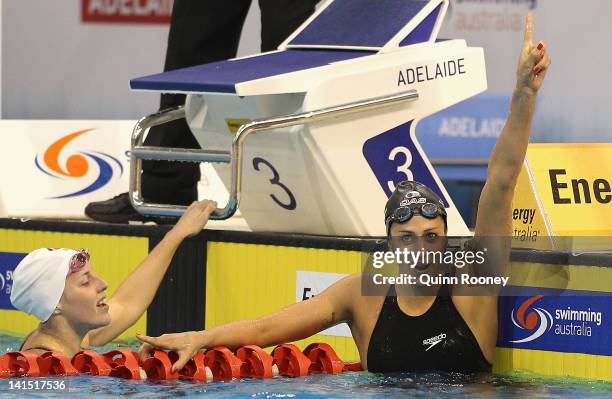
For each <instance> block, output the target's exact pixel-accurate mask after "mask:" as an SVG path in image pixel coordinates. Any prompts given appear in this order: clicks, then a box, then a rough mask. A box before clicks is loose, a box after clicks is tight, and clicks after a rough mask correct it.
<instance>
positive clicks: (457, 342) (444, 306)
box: [367, 286, 491, 373]
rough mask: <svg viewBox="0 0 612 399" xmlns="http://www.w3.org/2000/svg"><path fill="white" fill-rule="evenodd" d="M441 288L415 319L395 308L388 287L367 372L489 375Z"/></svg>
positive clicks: (445, 290) (487, 365)
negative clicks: (443, 372) (441, 372)
mask: <svg viewBox="0 0 612 399" xmlns="http://www.w3.org/2000/svg"><path fill="white" fill-rule="evenodd" d="M448 293H449V290H448V287H447V286H443V287H442V288H441V289H440V292H439V293H438V296H437V297H436V299H435V301H434V303H433V305H431V307H430V308H429V309H428V310H427V312H425V313H424V314H422V315H420V316H408V315H407V314H405V313H404V312H402V310H401V309H400V308H399V305H398V304H397V296H396V295H395V286H392V287H391V288H390V289H389V292H388V294H387V297H386V298H385V302H384V304H383V306H382V309H381V311H380V315H379V316H378V321H377V322H376V326H375V327H374V331H372V337H371V338H370V344H369V345H368V359H367V360H368V370H369V371H372V372H411V371H448V372H461V373H472V372H490V371H491V363H489V362H488V361H487V359H486V358H485V357H484V355H483V353H482V351H481V350H480V346H479V345H478V341H476V338H475V337H474V334H472V331H471V330H470V328H469V327H468V325H467V324H466V322H465V320H463V318H462V317H461V315H460V314H459V312H458V311H457V308H455V305H454V304H453V300H452V298H451V296H450V295H448Z"/></svg>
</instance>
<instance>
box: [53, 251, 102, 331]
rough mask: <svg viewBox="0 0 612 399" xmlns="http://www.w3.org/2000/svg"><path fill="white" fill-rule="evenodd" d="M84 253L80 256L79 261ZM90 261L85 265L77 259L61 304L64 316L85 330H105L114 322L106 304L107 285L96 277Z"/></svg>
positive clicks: (68, 278)
mask: <svg viewBox="0 0 612 399" xmlns="http://www.w3.org/2000/svg"><path fill="white" fill-rule="evenodd" d="M81 253H82V251H81V252H80V253H77V254H76V255H75V258H76V257H78V256H79V255H80V254H81ZM88 258H89V257H88V256H87V259H86V260H85V262H84V263H82V264H81V265H79V263H80V262H79V261H78V260H77V262H75V259H73V261H72V262H71V267H70V271H69V274H68V277H66V286H65V288H64V292H63V294H62V297H61V299H60V302H59V304H58V305H57V308H58V309H59V313H60V314H61V315H62V317H65V318H66V320H67V321H68V322H69V323H70V324H71V325H73V326H75V327H78V328H81V329H95V328H99V327H103V326H106V325H108V324H109V323H110V321H111V319H110V314H109V313H108V305H107V304H106V303H105V300H106V295H105V291H106V288H107V285H106V283H105V282H104V281H103V280H102V279H100V278H99V277H98V276H96V275H95V274H94V272H93V270H92V268H91V264H90V263H89V259H88Z"/></svg>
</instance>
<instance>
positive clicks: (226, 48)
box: [142, 0, 318, 205]
mask: <svg viewBox="0 0 612 399" xmlns="http://www.w3.org/2000/svg"><path fill="white" fill-rule="evenodd" d="M317 2H318V0H259V7H260V9H261V26H262V29H261V50H262V51H270V50H274V49H276V48H277V47H278V46H279V45H280V43H282V42H283V40H285V39H286V38H287V37H288V36H289V35H290V34H291V33H292V32H293V31H294V30H295V29H297V28H298V27H299V26H300V24H302V22H304V21H305V20H306V19H307V18H308V17H309V16H310V15H311V14H312V12H313V11H314V8H315V5H316V4H317ZM250 5H251V0H174V6H173V9H172V22H171V25H170V33H169V35H168V49H167V51H166V62H165V66H164V71H171V70H173V69H179V68H185V67H189V66H194V65H200V64H206V63H209V62H214V61H220V60H225V59H228V58H233V57H235V56H236V52H237V51H238V41H239V40H240V34H241V32H242V26H243V24H244V20H245V19H246V16H247V12H248V10H249V7H250ZM184 103H185V96H184V95H179V94H163V95H162V96H161V104H160V109H165V108H170V107H176V106H179V105H183V104H184ZM145 145H150V146H160V147H182V148H199V146H198V143H197V141H196V140H195V138H194V137H193V134H192V133H191V131H190V130H189V127H188V126H187V123H186V121H185V120H184V119H180V120H177V121H174V122H171V123H167V124H164V125H161V126H156V127H154V128H152V129H151V130H150V131H149V134H148V136H147V138H146V140H145ZM142 169H143V173H142V194H143V196H144V199H145V200H146V201H148V202H162V203H170V204H178V205H187V204H190V203H191V202H193V201H195V200H197V196H198V190H197V184H198V181H199V180H200V165H199V164H197V163H188V162H163V161H144V162H143V165H142Z"/></svg>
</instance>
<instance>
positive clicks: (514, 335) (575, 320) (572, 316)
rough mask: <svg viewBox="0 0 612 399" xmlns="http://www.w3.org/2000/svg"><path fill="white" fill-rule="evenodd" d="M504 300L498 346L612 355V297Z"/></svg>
mask: <svg viewBox="0 0 612 399" xmlns="http://www.w3.org/2000/svg"><path fill="white" fill-rule="evenodd" d="M592 294H593V293H592V292H591V296H587V295H584V293H582V292H580V291H576V295H580V296H546V295H533V296H503V297H500V298H499V335H498V339H497V346H500V347H506V348H519V349H537V350H547V351H555V352H570V353H587V354H592V355H606V356H610V355H612V328H611V327H610V321H609V320H608V318H609V317H610V316H612V296H609V295H607V296H605V295H603V296H592Z"/></svg>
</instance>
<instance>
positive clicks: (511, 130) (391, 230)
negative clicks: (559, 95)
mask: <svg viewBox="0 0 612 399" xmlns="http://www.w3.org/2000/svg"><path fill="white" fill-rule="evenodd" d="M532 32H533V16H532V15H531V13H529V14H528V16H527V23H526V26H525V38H524V41H523V47H522V50H521V53H520V57H519V62H518V67H517V72H516V78H517V80H516V88H515V90H514V93H513V95H512V101H511V104H510V112H509V115H508V118H507V120H506V123H505V125H504V127H503V129H502V131H501V133H500V135H499V137H498V138H497V142H496V144H495V147H494V148H493V152H492V153H491V157H490V160H489V166H488V171H487V181H486V184H485V186H484V188H483V190H482V194H481V197H480V201H479V205H478V213H477V218H476V227H475V232H474V234H475V237H478V238H483V237H510V236H511V235H512V227H511V226H512V224H511V221H512V220H511V219H512V198H513V196H514V188H515V186H516V182H517V179H518V175H519V173H520V171H521V167H522V164H523V161H524V160H525V154H526V152H527V145H528V143H529V135H530V132H531V121H532V119H533V115H534V112H535V104H536V95H537V92H538V90H539V89H540V87H541V86H542V83H543V81H544V77H545V76H546V72H547V70H548V67H549V66H550V62H551V61H550V57H549V56H548V54H547V50H546V46H545V45H544V43H543V42H538V43H533V42H532ZM446 224H447V220H446V210H445V209H444V204H443V203H442V201H440V198H439V197H438V196H437V195H435V193H434V192H433V191H431V190H430V189H429V188H427V187H425V186H424V185H422V184H420V183H417V182H403V183H400V184H398V187H397V189H396V190H395V192H394V193H393V195H392V196H391V198H390V199H389V202H388V203H387V207H386V208H385V225H386V227H387V233H388V234H387V235H388V237H391V238H392V239H393V238H395V237H401V238H402V240H400V241H398V242H397V243H395V242H391V243H390V244H391V246H394V245H395V246H406V245H412V242H410V240H411V239H412V238H415V237H416V238H426V239H430V238H431V239H434V238H438V237H442V238H443V240H440V242H441V244H444V242H445V240H446V238H445V237H446V232H447V225H446ZM404 238H406V240H404ZM498 252H499V253H500V257H499V259H500V260H501V261H500V262H501V263H504V262H505V263H507V262H508V260H509V253H510V247H509V246H508V247H505V246H500V248H499V251H498ZM383 288H386V289H387V291H386V294H383V295H378V296H374V295H372V296H367V295H364V292H363V291H362V275H361V274H353V275H350V276H347V277H345V278H343V279H341V280H339V281H338V282H336V283H334V284H332V285H331V286H330V287H329V288H328V289H326V290H325V291H323V292H322V293H320V294H318V295H316V296H314V297H313V298H311V299H308V300H306V301H302V302H299V303H296V304H292V305H290V306H288V307H287V308H285V309H283V310H281V311H278V312H275V313H272V314H270V315H267V316H264V317H261V318H259V319H256V320H241V321H235V322H232V323H228V324H225V325H221V326H217V327H215V328H211V329H208V330H204V331H190V332H184V333H177V334H165V335H162V336H161V337H147V336H138V338H139V339H140V340H141V341H143V342H144V344H143V345H142V348H141V350H140V353H141V358H142V359H145V358H147V357H149V356H151V354H152V351H153V350H154V349H155V348H162V349H169V350H174V351H177V352H178V354H179V359H178V360H177V362H176V363H175V364H174V366H173V367H174V368H175V370H178V369H181V368H182V367H183V366H184V365H185V363H186V362H187V361H188V360H189V359H190V358H191V357H192V356H193V355H194V354H195V353H196V352H197V351H198V350H200V349H201V348H211V347H214V346H219V345H224V346H227V347H229V348H231V349H234V348H237V347H239V346H242V345H248V344H254V345H258V346H260V347H268V346H272V345H276V344H280V343H284V342H290V341H294V340H299V339H304V338H307V337H309V336H311V335H313V334H315V333H317V332H319V331H323V330H325V329H327V328H329V327H332V326H334V325H336V324H339V323H343V322H346V323H347V324H348V325H349V326H350V328H351V333H352V335H353V339H354V341H355V344H356V346H357V349H358V350H359V355H360V358H361V362H362V364H363V366H364V367H365V368H366V369H367V370H369V371H374V372H408V371H451V372H464V373H465V372H478V371H490V370H491V363H492V362H493V355H494V351H495V343H496V339H497V296H496V295H488V296H484V295H481V296H469V295H461V294H459V293H458V291H460V289H461V287H457V286H453V287H452V290H451V289H450V288H449V287H448V286H445V285H441V286H438V287H436V289H437V292H434V293H431V294H430V295H411V294H410V291H409V290H408V289H407V288H406V285H397V286H394V285H392V286H388V287H387V286H384V287H383Z"/></svg>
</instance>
